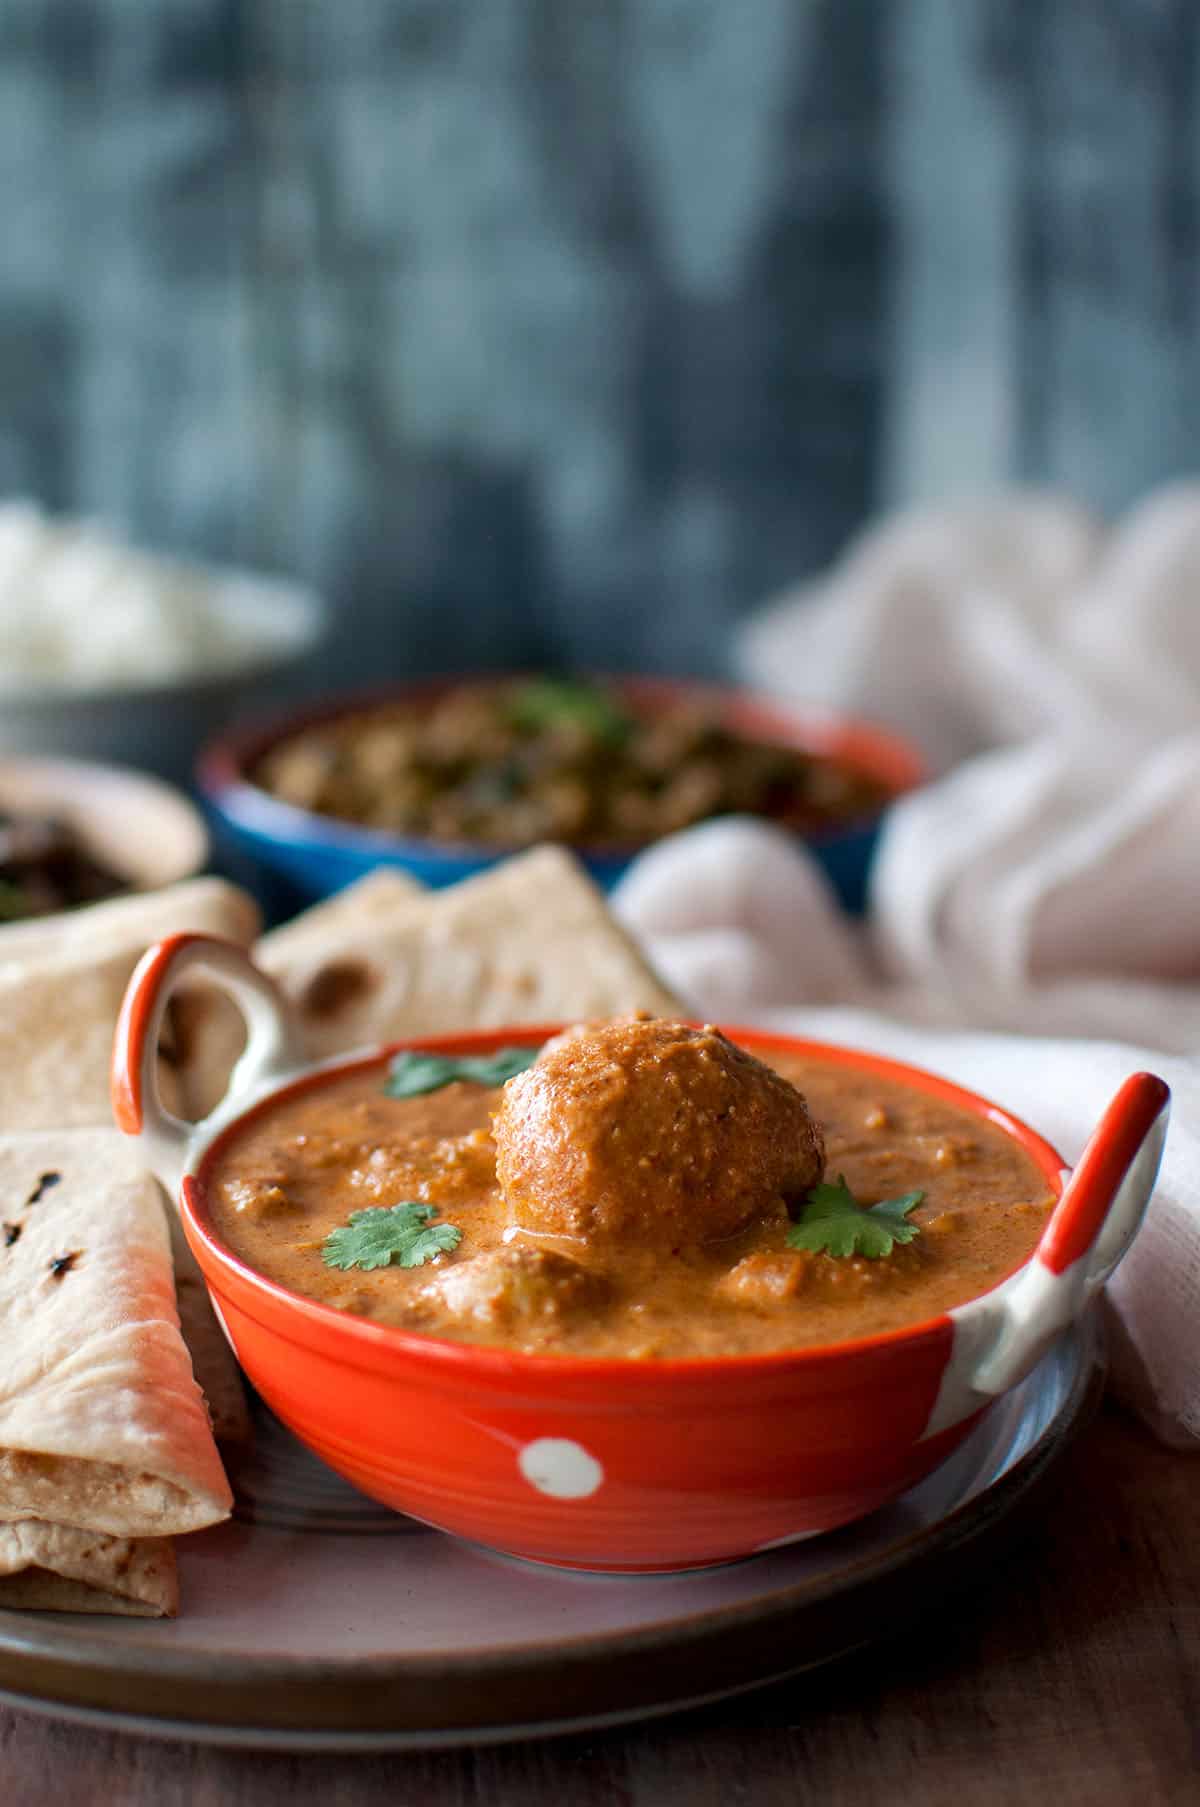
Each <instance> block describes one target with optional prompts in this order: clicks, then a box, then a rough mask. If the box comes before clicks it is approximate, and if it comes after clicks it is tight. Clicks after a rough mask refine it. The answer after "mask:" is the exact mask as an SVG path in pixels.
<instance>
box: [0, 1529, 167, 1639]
mask: <svg viewBox="0 0 1200 1807" xmlns="http://www.w3.org/2000/svg"><path fill="white" fill-rule="evenodd" d="M3 1606H9V1607H20V1608H23V1609H25V1610H27V1611H28V1610H38V1611H42V1612H86V1613H121V1614H123V1615H125V1616H128V1617H133V1618H139V1619H161V1618H173V1617H174V1615H175V1613H176V1611H177V1610H178V1606H179V1582H178V1578H177V1575H176V1568H175V1550H174V1547H173V1545H172V1543H171V1541H170V1539H169V1538H166V1537H142V1538H128V1537H108V1536H106V1535H105V1534H104V1533H103V1532H102V1531H81V1530H79V1529H78V1528H77V1527H76V1526H74V1525H52V1524H46V1523H44V1522H43V1521H42V1520H40V1519H29V1518H26V1519H18V1520H17V1522H16V1523H15V1524H11V1525H5V1524H0V1607H3Z"/></svg>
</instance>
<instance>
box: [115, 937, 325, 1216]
mask: <svg viewBox="0 0 1200 1807" xmlns="http://www.w3.org/2000/svg"><path fill="white" fill-rule="evenodd" d="M189 978H205V979H209V980H211V982H212V983H213V984H214V985H215V986H216V987H217V989H218V990H219V991H221V992H224V994H225V995H226V996H227V997H229V998H231V999H232V1000H233V1002H234V1003H235V1004H236V1005H237V1007H238V1009H239V1010H240V1011H241V1013H242V1016H243V1018H244V1020H245V1024H246V1046H245V1049H244V1050H243V1053H242V1055H241V1058H240V1059H239V1060H238V1063H237V1065H236V1066H235V1067H234V1069H233V1072H232V1074H231V1075H230V1079H229V1084H228V1087H227V1088H226V1091H225V1095H224V1097H223V1098H222V1099H221V1101H220V1103H219V1104H218V1105H217V1106H216V1107H215V1108H214V1109H213V1110H212V1111H211V1112H210V1113H209V1115H208V1116H207V1117H205V1118H204V1119H203V1120H202V1121H201V1122H199V1123H188V1122H185V1121H184V1120H183V1119H182V1118H180V1117H176V1116H174V1115H173V1113H172V1112H170V1111H169V1110H168V1109H167V1108H166V1106H165V1105H164V1103H163V1101H162V1093H161V1092H160V1090H159V1084H158V1063H159V1052H158V1044H159V1036H160V1034H161V1031H162V1024H163V1017H164V1016H165V1014H166V1010H167V1006H168V1005H169V1003H170V1001H171V998H172V996H173V994H174V993H175V991H176V990H177V988H178V987H179V986H180V985H181V984H182V983H183V982H184V981H185V980H186V979H189ZM305 1064H306V1061H305V1057H304V1055H303V1052H302V1050H301V1048H300V1043H299V1037H298V1034H297V1032H296V1029H295V1025H294V1023H293V1021H292V1015H291V1010H290V1007H289V1005H288V1003H287V1000H286V998H285V997H284V996H283V994H282V992H281V991H279V989H278V988H277V986H276V985H275V983H274V981H273V980H271V979H269V978H268V977H267V975H266V973H264V972H260V971H259V969H258V967H257V966H255V965H254V963H253V961H252V960H251V959H250V958H249V956H248V955H247V954H246V953H244V952H243V950H242V949H241V948H240V947H238V946H237V945H236V944H235V943H234V942H232V941H221V940H219V939H218V938H217V937H216V936H215V935H172V936H170V937H169V938H168V939H167V940H165V941H160V942H158V943H156V945H155V946H154V947H152V948H151V949H150V950H149V952H148V953H146V954H145V955H144V956H143V958H142V960H141V961H140V962H139V964H138V966H137V969H136V971H135V972H134V974H133V977H132V978H131V979H130V981H129V986H128V989H127V991H126V993H125V998H124V1002H123V1003H122V1005H121V1015H120V1018H119V1019H118V1022H117V1032H116V1038H115V1040H114V1043H113V1064H112V1103H113V1114H114V1116H115V1117H116V1120H117V1123H118V1124H119V1126H120V1127H121V1129H123V1130H124V1131H125V1133H126V1135H129V1136H138V1137H139V1138H140V1139H141V1142H142V1146H143V1147H144V1149H145V1152H146V1164H147V1166H148V1167H150V1169H151V1170H152V1171H153V1172H154V1173H155V1174H156V1175H157V1176H158V1178H159V1179H160V1180H161V1181H162V1183H163V1185H164V1186H165V1187H166V1188H167V1190H168V1191H169V1193H170V1194H171V1197H172V1198H175V1197H177V1196H178V1190H179V1183H180V1181H181V1180H182V1178H183V1176H184V1174H185V1173H186V1172H187V1171H188V1169H189V1167H190V1166H191V1164H192V1157H193V1153H194V1151H196V1150H197V1149H198V1148H199V1147H200V1146H201V1145H202V1144H204V1143H206V1142H208V1141H209V1140H211V1138H212V1137H213V1135H215V1134H216V1133H217V1132H218V1131H219V1130H220V1129H221V1128H223V1127H224V1125H225V1124H226V1123H227V1122H231V1121H232V1120H233V1118H234V1117H236V1116H239V1115H240V1114H241V1112H242V1111H244V1110H245V1109H246V1108H247V1106H248V1105H249V1104H251V1103H253V1102H254V1100H255V1098H256V1097H257V1096H258V1095H259V1094H260V1093H261V1092H263V1091H264V1090H267V1089H269V1088H271V1087H273V1086H276V1085H278V1084H280V1083H281V1081H283V1080H285V1079H287V1078H289V1077H291V1076H292V1075H293V1074H294V1073H296V1072H298V1071H299V1070H300V1069H301V1068H303V1067H304V1065H305Z"/></svg>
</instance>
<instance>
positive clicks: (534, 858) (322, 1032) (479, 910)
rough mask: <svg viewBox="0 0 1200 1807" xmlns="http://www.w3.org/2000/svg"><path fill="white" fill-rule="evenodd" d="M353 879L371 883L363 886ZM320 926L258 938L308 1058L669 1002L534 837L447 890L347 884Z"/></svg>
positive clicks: (660, 1009)
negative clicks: (522, 850)
mask: <svg viewBox="0 0 1200 1807" xmlns="http://www.w3.org/2000/svg"><path fill="white" fill-rule="evenodd" d="M366 883H371V884H373V885H375V886H376V890H375V892H374V894H372V893H367V894H366V896H365V897H364V896H363V893H364V891H365V889H366ZM356 890H357V891H358V892H359V898H358V899H357V900H354V901H356V903H357V907H354V908H352V899H351V898H350V897H349V896H347V898H346V899H344V900H343V902H342V904H341V906H340V907H339V908H338V909H337V910H331V911H330V913H329V915H328V916H327V917H326V919H325V922H324V923H323V924H322V925H320V926H321V931H322V932H321V933H320V934H319V935H318V934H315V933H308V934H306V935H305V936H304V937H301V936H300V935H299V934H297V933H296V932H295V928H293V931H292V932H291V933H290V934H286V933H284V934H278V935H276V936H270V935H268V936H266V937H264V939H263V940H262V941H260V942H259V944H258V948H257V950H256V954H257V958H258V961H259V963H260V965H261V966H262V967H263V968H264V970H265V971H266V972H268V973H270V974H271V976H272V977H273V978H275V979H277V980H278V981H279V983H280V984H281V986H282V988H283V990H284V991H285V992H286V993H287V995H288V997H289V999H290V1000H291V1002H292V1004H293V1007H294V1009H295V1011H296V1014H297V1017H298V1020H299V1023H300V1026H301V1031H302V1034H303V1037H304V1040H305V1045H306V1047H307V1050H308V1052H309V1054H310V1055H312V1057H313V1058H314V1059H322V1058H325V1057H327V1056H330V1055H335V1054H342V1053H348V1052H349V1051H350V1050H352V1049H355V1048H359V1047H366V1046H368V1045H373V1044H376V1043H379V1042H388V1041H396V1040H400V1039H402V1038H404V1037H407V1036H416V1035H432V1034H439V1033H442V1032H447V1033H450V1032H453V1031H454V1030H465V1029H486V1028H492V1027H500V1026H502V1025H503V1024H506V1023H511V1024H517V1023H538V1022H561V1021H564V1020H567V1021H575V1020H578V1019H581V1018H587V1017H607V1016H616V1015H620V1014H621V1013H622V1012H624V1011H633V1010H646V1011H649V1012H650V1013H651V1014H653V1015H660V1016H675V1015H678V1014H679V1009H680V1006H679V1003H678V1001H677V1000H676V999H675V998H674V997H673V996H672V995H671V993H670V992H669V991H668V990H667V988H666V987H665V986H664V985H663V983H662V982H661V980H660V979H659V978H658V977H657V975H656V974H655V973H654V972H653V971H652V970H651V968H650V967H649V966H648V965H647V963H646V961H645V959H644V958H643V956H642V954H641V953H640V952H639V950H638V948H637V946H636V945H635V943H634V942H633V941H632V940H631V939H630V937H629V936H628V935H627V934H626V933H625V931H624V929H622V928H621V927H620V925H619V924H618V923H617V922H616V921H615V920H614V918H613V917H612V915H611V914H610V913H609V910H608V907H607V905H606V904H605V901H604V898H603V897H602V895H601V893H600V892H599V891H598V890H597V888H596V886H595V885H594V884H593V883H592V881H591V879H590V878H589V877H588V875H587V873H586V871H585V870H584V868H583V867H582V865H581V864H580V863H579V861H578V860H577V859H575V858H574V857H573V855H571V854H570V853H568V852H567V851H566V850H565V849H564V848H561V847H538V848H535V849H534V850H533V851H532V852H530V853H526V854H522V855H520V856H519V857H518V858H516V859H511V860H507V861H505V862H504V863H503V864H502V865H498V866H493V867H491V868H490V869H489V870H488V871H486V872H484V873H481V874H480V875H479V877H477V878H470V879H466V880H464V881H463V882H462V883H461V884H458V885H455V886H453V887H452V888H451V889H450V890H446V891H430V892H426V893H424V894H423V895H419V896H416V897H412V896H401V895H400V894H398V893H395V892H393V896H392V898H390V899H388V900H387V907H386V908H385V907H383V902H382V899H381V898H380V893H379V890H378V880H377V879H373V880H371V881H366V882H365V883H364V885H362V886H359V887H356Z"/></svg>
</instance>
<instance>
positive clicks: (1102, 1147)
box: [925, 1073, 1171, 1437]
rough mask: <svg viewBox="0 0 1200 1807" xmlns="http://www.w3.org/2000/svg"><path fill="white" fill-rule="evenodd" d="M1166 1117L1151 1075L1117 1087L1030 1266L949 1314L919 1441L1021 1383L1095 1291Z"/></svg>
mask: <svg viewBox="0 0 1200 1807" xmlns="http://www.w3.org/2000/svg"><path fill="white" fill-rule="evenodd" d="M1170 1112H1171V1094H1170V1091H1169V1090H1168V1088H1167V1086H1166V1084H1165V1083H1164V1082H1163V1081H1162V1080H1161V1079H1158V1078H1156V1077H1155V1075H1154V1074H1153V1073H1135V1074H1133V1076H1132V1077H1131V1078H1129V1079H1127V1080H1126V1081H1125V1083H1124V1085H1122V1086H1121V1088H1120V1090H1119V1091H1118V1092H1117V1094H1116V1096H1115V1097H1114V1098H1113V1099H1112V1101H1111V1103H1110V1104H1109V1105H1108V1107H1107V1109H1106V1110H1105V1112H1104V1115H1103V1116H1102V1117H1101V1119H1100V1122H1099V1123H1098V1124H1097V1126H1096V1129H1095V1131H1094V1132H1093V1134H1092V1137H1091V1140H1090V1141H1089V1142H1088V1145H1087V1147H1086V1148H1085V1149H1084V1151H1083V1154H1082V1155H1081V1157H1080V1160H1079V1165H1078V1166H1077V1167H1076V1169H1075V1171H1074V1173H1073V1174H1072V1175H1071V1178H1070V1180H1069V1181H1068V1182H1067V1185H1066V1187H1065V1189H1064V1191H1063V1195H1062V1197H1061V1198H1060V1199H1059V1201H1058V1203H1057V1205H1056V1206H1055V1207H1054V1212H1053V1215H1052V1216H1051V1218H1050V1221H1049V1223H1048V1224H1047V1225H1046V1228H1045V1230H1044V1231H1043V1233H1042V1238H1041V1241H1040V1242H1039V1243H1038V1246H1037V1248H1036V1250H1035V1251H1034V1255H1033V1259H1032V1260H1031V1261H1029V1262H1028V1263H1027V1264H1026V1265H1025V1266H1024V1267H1023V1268H1021V1270H1020V1271H1019V1273H1016V1274H1014V1275H1013V1277H1012V1279H1011V1280H1006V1281H1004V1282H1003V1283H1002V1284H1001V1285H1000V1286H997V1287H995V1288H994V1289H993V1290H992V1291H991V1292H989V1293H985V1294H984V1295H983V1296H982V1298H979V1299H972V1300H971V1302H970V1303H969V1304H967V1305H962V1306H959V1307H958V1308H957V1310H955V1311H952V1312H951V1313H950V1317H951V1319H952V1321H953V1324H954V1347H953V1350H952V1351H951V1356H950V1361H949V1363H948V1365H947V1367H946V1369H945V1372H944V1373H943V1375H942V1381H941V1386H940V1388H939V1391H938V1397H937V1400H936V1402H935V1405H934V1408H933V1411H932V1413H931V1414H930V1418H929V1422H928V1424H927V1425H926V1427H925V1435H926V1436H927V1437H929V1436H933V1435H934V1434H935V1433H936V1432H937V1431H940V1430H945V1429H947V1428H948V1427H949V1426H950V1425H952V1424H958V1423H960V1422H961V1421H962V1419H963V1418H966V1417H968V1416H969V1415H970V1414H971V1413H972V1412H975V1411H978V1410H979V1408H980V1406H982V1405H986V1404H987V1403H988V1401H989V1400H991V1399H994V1398H996V1397H997V1396H998V1395H999V1394H1001V1393H1004V1392H1006V1391H1007V1390H1008V1388H1009V1387H1011V1386H1014V1385H1015V1384H1016V1382H1017V1381H1019V1380H1021V1379H1023V1377H1024V1376H1025V1375H1026V1374H1028V1373H1029V1371H1030V1369H1031V1368H1032V1367H1033V1366H1034V1365H1035V1363H1036V1362H1037V1361H1038V1360H1040V1358H1041V1356H1042V1355H1043V1354H1044V1353H1045V1351H1046V1350H1047V1349H1048V1348H1049V1346H1050V1344H1051V1343H1052V1342H1053V1341H1054V1339H1055V1337H1056V1336H1058V1335H1059V1333H1060V1332H1061V1331H1063V1330H1065V1328H1066V1327H1067V1325H1068V1324H1070V1323H1073V1322H1074V1320H1075V1319H1076V1318H1077V1317H1078V1316H1079V1315H1080V1313H1081V1312H1082V1311H1083V1309H1084V1307H1085V1306H1086V1305H1087V1303H1088V1301H1089V1300H1090V1299H1091V1298H1092V1297H1093V1296H1094V1295H1095V1294H1096V1293H1097V1292H1098V1291H1099V1290H1100V1288H1101V1287H1102V1286H1103V1285H1104V1282H1105V1281H1106V1280H1107V1279H1108V1277H1109V1275H1110V1274H1111V1273H1112V1271H1113V1269H1114V1268H1115V1267H1116V1266H1117V1263H1118V1262H1119V1261H1121V1259H1122V1258H1123V1257H1124V1255H1125V1252H1126V1250H1127V1249H1128V1247H1129V1245H1130V1243H1131V1242H1132V1241H1133V1238H1134V1236H1135V1235H1136V1234H1137V1231H1138V1228H1139V1227H1140V1225H1141V1222H1142V1219H1143V1217H1144V1216H1145V1214H1146V1206H1147V1205H1148V1204H1149V1202H1150V1194H1151V1193H1152V1191H1153V1190H1154V1182H1155V1179H1156V1178H1157V1176H1158V1168H1159V1162H1160V1161H1161V1159H1162V1151H1163V1144H1164V1142H1165V1140H1166V1134H1167V1122H1168V1119H1169V1117H1170Z"/></svg>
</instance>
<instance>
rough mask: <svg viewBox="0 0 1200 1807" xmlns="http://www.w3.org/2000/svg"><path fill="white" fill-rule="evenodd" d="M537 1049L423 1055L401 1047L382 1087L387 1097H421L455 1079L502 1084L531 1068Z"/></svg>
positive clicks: (449, 1083)
mask: <svg viewBox="0 0 1200 1807" xmlns="http://www.w3.org/2000/svg"><path fill="white" fill-rule="evenodd" d="M540 1051H541V1050H540V1049H538V1048H497V1049H496V1052H495V1053H494V1054H422V1053H421V1052H420V1050H419V1049H415V1048H414V1049H402V1050H401V1052H400V1053H399V1054H394V1055H393V1056H392V1059H391V1062H390V1064H389V1066H388V1076H387V1078H386V1079H385V1080H384V1082H383V1089H384V1091H385V1092H386V1093H387V1095H388V1097H389V1098H420V1097H421V1096H422V1095H423V1094H424V1093H425V1092H437V1091H440V1090H441V1088H442V1086H444V1085H453V1084H454V1082H455V1080H456V1079H462V1080H466V1081H467V1082H468V1083H469V1084H471V1085H487V1086H495V1085H503V1084H504V1082H505V1080H506V1079H511V1078H512V1077H513V1076H514V1074H516V1073H523V1072H524V1071H525V1069H526V1067H531V1066H532V1065H533V1063H534V1061H535V1060H536V1059H537V1057H538V1054H539V1053H540Z"/></svg>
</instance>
